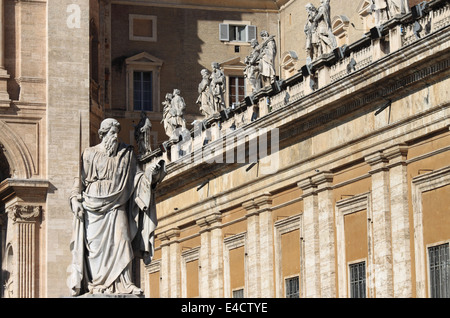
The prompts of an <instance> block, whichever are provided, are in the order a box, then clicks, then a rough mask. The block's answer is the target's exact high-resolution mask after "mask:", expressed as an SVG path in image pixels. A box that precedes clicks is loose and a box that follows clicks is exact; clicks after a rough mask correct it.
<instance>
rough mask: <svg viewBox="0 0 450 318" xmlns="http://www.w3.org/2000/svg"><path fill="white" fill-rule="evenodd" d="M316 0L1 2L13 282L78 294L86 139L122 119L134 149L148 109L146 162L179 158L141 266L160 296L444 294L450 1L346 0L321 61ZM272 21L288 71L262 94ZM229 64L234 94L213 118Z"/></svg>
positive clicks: (7, 287)
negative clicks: (78, 188) (253, 68)
mask: <svg viewBox="0 0 450 318" xmlns="http://www.w3.org/2000/svg"><path fill="white" fill-rule="evenodd" d="M307 2H308V1H303V0H291V1H288V0H278V1H269V0H252V1H238V0H236V1H234V0H227V1H215V0H214V1H203V0H183V1H177V2H176V4H174V3H167V1H162V0H161V1H158V0H157V1H138V0H91V1H88V0H76V1H74V0H70V1H69V0H67V1H66V0H63V1H61V0H58V1H55V0H44V1H40V0H39V1H37V0H36V1H12V0H11V1H10V0H3V1H0V9H1V10H0V13H1V15H0V17H2V18H1V20H2V29H0V39H1V41H0V43H2V47H1V48H0V52H1V55H0V64H1V65H0V126H1V131H0V178H1V179H0V198H1V201H0V229H1V231H0V233H1V236H0V253H1V260H2V262H1V268H2V272H1V281H2V289H1V297H65V296H68V295H69V289H68V286H67V284H66V278H67V277H68V275H69V273H68V268H69V266H70V262H71V255H70V249H69V244H70V237H71V230H72V213H71V212H70V208H69V202H68V198H69V196H70V191H71V189H72V184H73V179H74V178H75V177H77V176H78V171H79V170H78V166H79V156H80V152H81V151H82V150H83V149H84V148H86V147H88V146H89V145H94V144H96V143H98V141H99V139H98V134H97V131H98V128H99V126H100V122H101V121H102V120H103V119H104V118H107V117H114V118H116V119H118V120H119V121H120V122H121V125H122V130H121V132H120V137H121V139H122V141H124V142H126V143H129V144H132V145H135V146H136V141H135V137H134V130H135V126H136V125H137V124H138V122H139V120H140V118H141V114H142V112H145V114H146V116H147V117H148V118H149V119H150V121H151V124H152V130H151V147H152V149H151V152H150V153H148V154H147V155H146V156H143V157H141V162H140V164H141V165H142V166H143V167H144V166H146V165H147V164H149V163H151V162H154V161H157V160H160V159H164V160H166V163H167V167H168V175H167V177H166V179H165V180H164V182H163V183H162V184H161V185H160V188H159V189H158V193H157V211H158V222H159V224H158V227H157V229H156V233H155V234H156V249H155V256H154V258H153V261H152V263H151V264H150V265H148V266H144V265H143V264H136V279H138V280H140V282H141V287H142V288H143V289H144V291H145V294H146V296H147V297H152V298H157V297H164V298H165V297H445V296H446V297H448V296H449V293H450V287H449V280H448V276H449V271H450V269H449V265H448V264H449V256H448V255H449V242H450V230H449V229H450V219H449V216H448V213H447V212H449V206H450V204H449V203H450V202H448V201H449V199H448V198H449V191H450V190H449V189H450V166H449V162H450V160H449V158H450V153H449V150H450V149H449V147H450V131H449V128H450V120H449V114H450V113H449V101H450V98H449V97H450V96H449V91H448V86H449V72H450V69H449V59H450V53H449V52H450V51H449V43H448V38H449V32H450V29H449V24H450V18H449V17H450V7H449V5H448V3H446V1H443V0H431V1H428V2H423V3H422V2H420V1H412V0H410V1H409V5H408V6H407V7H406V8H405V10H404V12H403V13H402V14H398V15H396V16H394V17H390V18H389V19H388V20H387V21H384V22H383V23H381V24H377V22H376V21H375V15H374V13H373V10H371V1H365V0H362V1H359V2H358V3H356V2H355V3H354V4H350V3H349V2H348V1H347V0H333V1H331V17H330V20H331V25H332V31H333V34H334V35H335V37H336V41H337V45H338V47H337V50H334V51H333V52H330V53H327V54H324V55H322V56H321V57H320V58H318V59H316V60H314V61H310V62H307V59H306V52H305V31H304V26H305V24H306V21H307V16H306V10H305V5H306V3H307ZM394 2H398V3H406V2H407V1H406V2H404V1H394ZM425 3H426V5H425ZM314 5H315V6H317V7H318V6H319V5H320V2H319V1H317V3H314ZM262 30H266V31H268V33H269V34H270V35H274V36H275V41H276V46H277V55H276V59H275V69H276V73H277V76H278V77H277V81H276V82H274V83H272V85H269V86H266V87H264V88H263V89H261V90H260V91H258V92H256V93H255V94H253V93H252V92H251V88H250V85H249V83H248V80H247V79H246V78H244V75H243V71H244V68H245V62H244V61H245V57H246V56H248V55H249V54H250V52H251V50H252V48H251V45H250V42H251V40H252V39H258V40H260V39H261V38H260V32H261V31H262ZM214 62H216V63H219V65H220V68H221V70H222V71H223V72H224V74H225V76H226V94H225V101H226V106H227V111H222V112H220V113H217V114H215V115H213V116H211V117H209V118H205V116H203V115H202V114H201V112H200V110H199V105H198V104H197V103H196V100H197V98H198V96H199V93H198V85H199V83H200V81H201V79H202V77H201V73H200V72H201V70H202V69H205V68H206V69H209V70H211V65H212V63H214ZM174 89H179V90H180V91H181V96H183V98H184V100H185V101H186V106H187V108H186V113H185V119H186V124H187V128H188V130H189V132H190V136H187V138H184V139H182V140H180V141H178V142H175V141H168V140H169V137H168V136H167V135H166V133H165V131H164V127H163V125H162V123H161V120H162V118H163V105H162V103H163V102H164V97H165V95H166V94H167V93H172V92H173V90H174ZM196 123H200V124H199V125H196ZM185 137H186V136H185ZM445 277H447V278H446V280H445ZM436 278H439V279H436Z"/></svg>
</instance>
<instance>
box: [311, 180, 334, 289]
mask: <svg viewBox="0 0 450 318" xmlns="http://www.w3.org/2000/svg"><path fill="white" fill-rule="evenodd" d="M312 181H313V183H314V184H316V185H317V209H318V214H319V251H320V284H321V297H326V298H330V297H336V265H335V238H334V237H335V228H334V213H333V191H332V182H333V175H332V174H331V173H330V172H322V173H321V174H319V175H317V176H314V177H313V178H312Z"/></svg>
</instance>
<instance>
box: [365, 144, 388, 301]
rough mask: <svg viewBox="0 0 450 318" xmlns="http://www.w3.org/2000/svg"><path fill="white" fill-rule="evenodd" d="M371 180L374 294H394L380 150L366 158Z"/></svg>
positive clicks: (384, 172) (385, 182)
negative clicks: (369, 167)
mask: <svg viewBox="0 0 450 318" xmlns="http://www.w3.org/2000/svg"><path fill="white" fill-rule="evenodd" d="M365 160H366V162H367V163H368V164H370V166H371V171H369V173H370V175H371V179H372V196H371V197H372V215H373V242H374V244H373V255H374V279H375V297H377V298H384V297H393V284H392V282H393V275H392V250H391V246H392V245H391V242H392V235H391V215H390V196H389V172H388V168H387V166H386V163H387V162H388V160H387V159H386V157H385V156H383V154H382V153H381V152H376V153H374V154H372V155H369V156H367V157H366V158H365Z"/></svg>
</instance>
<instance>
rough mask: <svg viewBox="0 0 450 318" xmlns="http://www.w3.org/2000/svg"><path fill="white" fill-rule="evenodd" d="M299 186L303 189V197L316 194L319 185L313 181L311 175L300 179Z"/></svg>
mask: <svg viewBox="0 0 450 318" xmlns="http://www.w3.org/2000/svg"><path fill="white" fill-rule="evenodd" d="M297 186H298V187H299V188H300V189H302V190H303V195H302V196H303V197H306V196H309V195H313V194H316V190H317V185H316V184H315V183H314V182H313V181H312V178H311V177H308V178H305V179H303V180H300V181H299V182H297Z"/></svg>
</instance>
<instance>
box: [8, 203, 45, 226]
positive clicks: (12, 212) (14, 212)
mask: <svg viewBox="0 0 450 318" xmlns="http://www.w3.org/2000/svg"><path fill="white" fill-rule="evenodd" d="M41 210H42V208H41V206H39V205H20V204H15V205H13V206H10V207H8V208H7V209H6V213H7V214H8V217H9V218H10V219H11V220H13V222H14V223H34V222H36V221H37V220H38V218H39V217H40V215H41Z"/></svg>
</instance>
